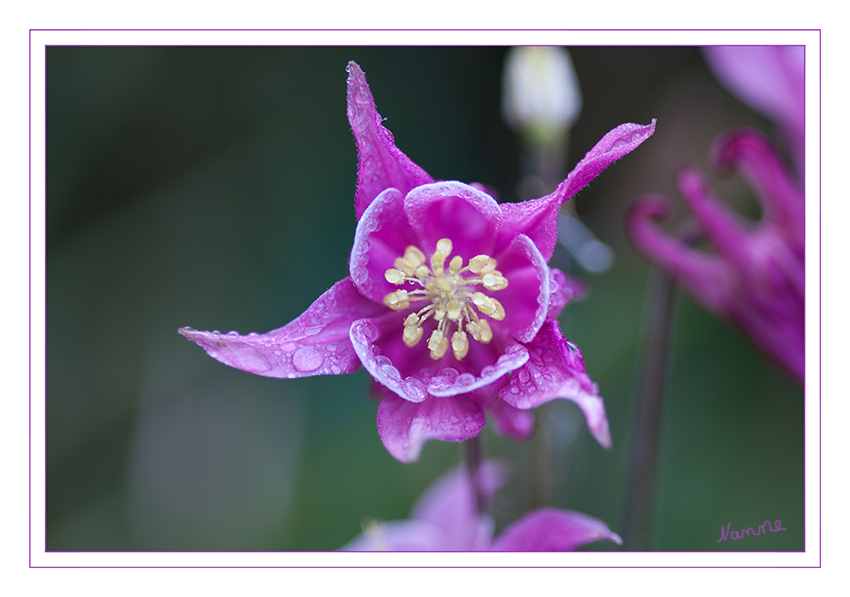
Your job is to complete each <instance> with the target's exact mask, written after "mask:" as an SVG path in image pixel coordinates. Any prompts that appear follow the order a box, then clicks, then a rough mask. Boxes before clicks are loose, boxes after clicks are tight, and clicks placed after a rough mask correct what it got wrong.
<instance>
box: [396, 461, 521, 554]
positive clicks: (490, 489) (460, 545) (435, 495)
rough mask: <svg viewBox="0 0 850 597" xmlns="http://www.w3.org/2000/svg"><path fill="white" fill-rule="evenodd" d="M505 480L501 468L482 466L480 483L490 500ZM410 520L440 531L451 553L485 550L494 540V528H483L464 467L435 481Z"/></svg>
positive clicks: (498, 466)
mask: <svg viewBox="0 0 850 597" xmlns="http://www.w3.org/2000/svg"><path fill="white" fill-rule="evenodd" d="M506 477H507V471H506V470H505V467H504V466H503V465H502V464H500V463H498V462H495V461H488V462H484V463H482V464H481V466H480V467H479V469H478V483H479V486H480V487H481V492H482V494H483V496H484V497H485V498H487V499H491V498H492V497H493V495H494V494H495V493H496V491H498V490H499V488H500V487H502V485H504V483H505V480H506ZM411 518H414V519H417V520H424V521H427V522H430V523H431V524H433V525H435V526H437V527H439V528H441V529H442V530H443V532H444V534H445V536H446V538H447V541H446V542H447V543H448V544H449V545H451V548H450V549H451V550H452V551H477V550H481V549H486V547H487V546H488V545H489V543H490V539H491V537H492V535H491V534H490V533H492V530H493V529H492V526H489V525H481V524H480V523H481V521H480V519H479V517H478V513H477V511H476V506H475V495H474V494H473V489H472V483H471V479H470V473H469V470H468V469H467V468H466V467H463V466H461V467H458V468H455V469H454V470H452V471H450V472H449V473H446V474H445V475H443V476H442V477H440V478H439V479H438V480H437V481H435V482H434V483H433V484H432V485H431V486H430V487H429V488H428V491H426V492H425V493H424V494H423V495H422V497H420V498H419V501H417V502H416V505H414V507H413V510H412V511H411ZM482 531H483V533H482ZM488 531H489V532H488Z"/></svg>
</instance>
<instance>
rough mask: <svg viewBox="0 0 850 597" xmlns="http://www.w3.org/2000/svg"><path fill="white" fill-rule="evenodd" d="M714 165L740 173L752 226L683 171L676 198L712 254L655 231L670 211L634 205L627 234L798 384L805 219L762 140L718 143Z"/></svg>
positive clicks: (743, 137) (656, 203) (733, 138)
mask: <svg viewBox="0 0 850 597" xmlns="http://www.w3.org/2000/svg"><path fill="white" fill-rule="evenodd" d="M713 157H714V161H715V164H716V165H717V166H718V168H720V169H722V170H740V171H741V172H742V173H743V174H744V176H745V177H746V178H747V180H748V182H749V183H750V186H751V187H752V188H753V190H754V191H755V194H756V197H757V198H758V200H759V202H760V203H761V206H762V210H763V216H762V219H761V220H760V221H759V222H758V223H756V224H755V225H751V224H750V223H748V222H744V221H742V220H741V219H740V218H739V217H738V216H737V215H736V214H734V213H732V212H731V211H730V210H729V209H728V208H727V207H725V206H724V205H723V203H722V202H721V201H720V200H719V199H718V198H716V197H715V196H714V195H713V194H712V192H711V190H710V188H709V186H708V183H707V182H706V181H705V179H704V178H703V177H702V175H701V174H700V173H699V172H697V171H696V170H695V169H694V168H692V167H688V168H686V169H685V170H683V171H682V173H681V174H680V175H679V189H680V191H681V193H682V197H683V198H684V199H685V201H686V202H687V204H688V206H689V207H690V208H691V211H692V212H693V214H694V216H695V217H696V219H697V221H698V222H699V224H700V226H701V228H702V232H703V234H704V235H705V237H706V238H707V240H708V241H709V243H710V244H711V245H712V247H713V249H714V252H713V253H706V252H704V251H701V250H698V249H695V248H693V247H691V246H688V245H687V244H685V243H683V242H681V241H680V240H678V239H675V238H673V237H671V236H668V235H666V234H664V233H662V232H661V231H660V230H658V229H657V228H656V227H655V225H654V223H653V221H654V220H660V219H663V218H664V217H665V216H666V215H667V214H668V212H669V205H668V203H667V201H666V200H665V199H664V198H662V197H657V196H650V197H645V198H643V199H640V200H638V201H637V202H636V203H635V204H634V205H633V206H632V209H631V211H630V212H629V215H628V218H627V227H628V231H629V234H630V236H631V239H632V242H633V243H634V245H635V247H636V248H637V250H638V251H640V252H641V253H643V254H644V255H645V256H646V257H648V258H649V259H651V260H652V261H654V262H656V263H657V264H659V265H660V266H661V267H662V268H664V269H665V270H667V271H669V272H670V273H671V274H672V275H673V276H674V277H675V278H676V280H677V281H678V282H679V283H681V284H682V286H683V287H684V289H685V290H686V291H687V292H688V293H689V294H690V295H691V296H692V297H693V298H694V299H695V300H696V301H697V302H699V303H700V304H702V305H703V306H704V307H705V308H707V309H708V310H709V311H711V312H713V313H715V314H716V315H718V316H720V317H723V318H725V319H728V320H729V321H731V322H732V323H734V324H735V325H736V326H738V327H739V328H740V329H741V330H742V331H743V332H744V333H745V334H746V335H747V336H748V337H749V338H750V339H751V340H752V341H753V342H754V343H755V344H756V346H758V348H759V349H761V350H762V352H764V353H765V354H766V355H767V356H769V357H770V358H771V359H773V360H774V361H775V362H776V363H778V364H779V365H780V366H781V367H782V368H783V369H785V370H786V371H787V372H788V373H789V374H790V375H792V376H793V377H794V379H796V380H797V382H798V383H800V384H801V385H802V383H803V376H804V365H805V350H804V348H805V337H804V315H805V312H804V297H805V270H804V250H805V220H804V216H805V213H804V208H805V205H804V201H803V193H802V191H801V190H800V189H799V188H798V186H797V184H796V182H795V181H794V180H793V179H792V177H791V175H790V174H789V173H788V172H787V171H786V169H785V168H784V166H783V165H782V162H781V159H780V157H779V156H778V155H777V154H776V152H775V151H774V149H773V148H772V147H771V146H770V143H769V142H768V141H767V139H765V138H764V137H763V136H762V135H761V134H759V133H756V132H755V131H750V130H740V131H735V132H733V133H730V134H728V135H725V136H724V137H722V138H721V139H720V140H719V141H718V142H717V144H716V146H715V151H714V155H713Z"/></svg>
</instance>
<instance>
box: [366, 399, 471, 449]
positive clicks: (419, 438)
mask: <svg viewBox="0 0 850 597" xmlns="http://www.w3.org/2000/svg"><path fill="white" fill-rule="evenodd" d="M485 422H486V419H485V414H484V409H482V408H481V407H480V406H479V405H478V404H476V403H475V402H473V401H472V400H470V399H469V398H466V397H464V396H452V397H449V398H435V397H433V396H432V397H429V398H428V399H427V400H425V401H424V402H420V403H413V402H410V401H409V400H405V399H403V398H400V397H399V396H396V395H395V394H393V393H391V392H388V393H387V394H385V395H384V397H383V398H382V399H381V404H380V405H379V406H378V435H380V436H381V441H382V442H384V446H385V447H386V449H387V451H388V452H389V453H390V454H392V455H393V457H395V458H396V459H397V460H400V461H401V462H415V461H416V460H418V459H419V453H420V452H421V451H422V446H423V445H424V444H425V442H427V441H428V440H432V439H438V440H442V441H448V442H461V441H464V440H466V439H469V438H471V437H475V436H476V435H478V433H479V432H480V431H481V429H482V428H483V427H484V424H485Z"/></svg>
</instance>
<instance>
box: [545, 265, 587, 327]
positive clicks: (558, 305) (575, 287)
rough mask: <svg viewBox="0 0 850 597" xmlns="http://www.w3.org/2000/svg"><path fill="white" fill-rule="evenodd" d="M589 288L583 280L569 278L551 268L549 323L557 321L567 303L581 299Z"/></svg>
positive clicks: (547, 316) (547, 317) (547, 315)
mask: <svg viewBox="0 0 850 597" xmlns="http://www.w3.org/2000/svg"><path fill="white" fill-rule="evenodd" d="M586 292H587V286H586V285H585V283H584V282H582V281H581V280H578V279H576V278H572V277H570V276H567V275H566V274H565V273H564V272H562V271H561V270H559V269H557V268H554V267H552V268H549V311H548V312H547V313H546V319H547V321H549V320H552V319H557V318H558V316H559V315H560V314H561V311H563V310H564V307H566V306H567V303H569V302H570V301H574V300H579V299H581V298H582V297H583V296H584V295H585V293H586Z"/></svg>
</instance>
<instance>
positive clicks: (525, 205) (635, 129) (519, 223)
mask: <svg viewBox="0 0 850 597" xmlns="http://www.w3.org/2000/svg"><path fill="white" fill-rule="evenodd" d="M654 132H655V119H653V120H652V124H649V125H647V126H642V125H639V124H632V123H627V124H621V125H620V126H618V127H617V128H615V129H613V130H612V131H610V132H609V133H608V134H607V135H605V136H604V137H602V139H601V140H600V141H599V143H597V144H596V145H595V146H594V148H593V149H591V150H590V151H589V152H588V153H587V155H586V156H584V159H582V160H581V161H580V162H579V163H578V165H576V167H575V168H574V169H573V171H572V172H570V174H569V176H567V179H566V180H565V181H564V182H562V183H561V184H560V185H558V188H557V189H555V191H554V192H553V193H551V194H549V195H546V196H545V197H541V198H540V199H533V200H531V201H524V202H522V203H503V204H502V205H501V208H502V215H503V217H502V227H501V229H500V231H499V239H498V241H497V246H498V247H501V246H503V245H506V244H508V243H509V242H510V241H511V239H513V238H514V237H515V236H517V235H518V234H526V235H528V236H529V237H531V239H532V240H533V241H534V244H536V245H537V248H538V249H540V252H541V253H542V254H543V257H544V259H545V260H546V261H549V259H551V257H552V252H553V251H554V250H555V243H556V242H557V239H558V210H559V209H560V207H561V205H562V204H563V203H564V202H565V201H566V200H567V199H569V198H570V197H572V196H573V195H575V194H576V193H578V192H579V191H580V190H581V189H583V188H584V187H585V186H586V185H587V183H589V182H590V181H591V180H593V179H594V178H596V177H597V176H599V174H600V173H601V172H602V171H603V170H604V169H605V168H607V167H608V166H609V165H611V164H612V163H614V162H616V161H617V160H619V159H620V158H621V157H623V156H625V155H626V154H628V153H630V152H631V151H633V150H634V149H635V148H637V147H638V146H639V145H640V144H641V143H643V142H644V141H646V140H647V139H648V138H649V137H650V136H651V135H652V134H653V133H654Z"/></svg>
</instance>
